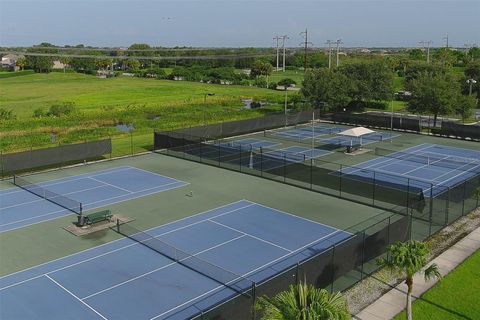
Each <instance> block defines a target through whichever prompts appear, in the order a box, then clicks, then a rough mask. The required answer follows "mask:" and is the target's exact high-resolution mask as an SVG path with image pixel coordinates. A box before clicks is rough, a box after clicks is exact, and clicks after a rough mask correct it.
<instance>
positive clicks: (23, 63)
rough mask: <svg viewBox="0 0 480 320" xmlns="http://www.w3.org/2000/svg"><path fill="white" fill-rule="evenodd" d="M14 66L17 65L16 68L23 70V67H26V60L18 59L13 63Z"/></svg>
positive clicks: (23, 58)
mask: <svg viewBox="0 0 480 320" xmlns="http://www.w3.org/2000/svg"><path fill="white" fill-rule="evenodd" d="M15 64H16V65H17V67H19V68H20V70H23V69H25V66H26V65H27V59H26V58H25V57H23V56H22V57H19V58H18V59H17V61H16V62H15Z"/></svg>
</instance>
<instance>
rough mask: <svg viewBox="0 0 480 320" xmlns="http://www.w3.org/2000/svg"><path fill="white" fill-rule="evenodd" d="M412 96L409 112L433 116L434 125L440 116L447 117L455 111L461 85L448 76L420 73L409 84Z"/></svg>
mask: <svg viewBox="0 0 480 320" xmlns="http://www.w3.org/2000/svg"><path fill="white" fill-rule="evenodd" d="M409 88H410V91H412V96H411V98H410V100H409V102H408V106H407V108H408V110H409V111H412V112H416V113H419V114H426V113H429V114H433V116H434V119H433V122H434V125H436V123H437V117H438V115H447V114H451V113H453V112H454V111H455V102H456V101H457V100H458V94H459V92H460V85H459V84H458V82H456V81H455V80H453V79H451V78H450V77H449V76H448V75H433V74H431V73H427V72H423V73H420V74H419V75H418V76H417V78H416V79H414V80H412V81H411V82H410V84H409Z"/></svg>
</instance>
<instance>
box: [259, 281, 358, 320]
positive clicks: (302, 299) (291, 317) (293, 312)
mask: <svg viewBox="0 0 480 320" xmlns="http://www.w3.org/2000/svg"><path fill="white" fill-rule="evenodd" d="M256 308H257V310H259V311H260V312H261V314H262V317H261V320H347V319H351V318H352V317H351V316H350V313H349V312H348V306H347V302H346V300H345V298H343V296H342V295H341V294H340V293H338V292H337V293H333V294H329V293H328V291H327V290H325V289H317V288H315V287H314V286H312V285H309V284H307V283H306V282H305V283H300V284H297V285H290V286H289V287H288V290H287V291H283V292H280V293H278V294H277V295H275V296H274V297H272V298H269V297H267V296H262V297H260V298H258V301H257V304H256Z"/></svg>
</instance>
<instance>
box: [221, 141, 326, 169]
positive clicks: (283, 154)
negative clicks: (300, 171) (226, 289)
mask: <svg viewBox="0 0 480 320" xmlns="http://www.w3.org/2000/svg"><path fill="white" fill-rule="evenodd" d="M331 153H332V152H331V151H327V150H322V149H315V148H313V149H312V148H306V147H302V146H290V147H286V148H282V149H277V150H272V151H264V152H261V153H251V154H250V156H248V157H241V158H237V159H234V160H230V161H227V162H228V163H232V164H235V165H241V166H244V167H248V168H250V169H259V170H260V169H261V170H270V169H275V168H279V167H283V166H285V165H286V164H292V163H300V162H304V161H309V160H310V159H315V158H319V157H322V156H325V155H327V154H331Z"/></svg>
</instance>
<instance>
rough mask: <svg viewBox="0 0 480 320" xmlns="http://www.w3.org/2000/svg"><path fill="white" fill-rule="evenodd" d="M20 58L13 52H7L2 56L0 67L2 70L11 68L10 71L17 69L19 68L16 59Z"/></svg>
mask: <svg viewBox="0 0 480 320" xmlns="http://www.w3.org/2000/svg"><path fill="white" fill-rule="evenodd" d="M18 58H20V56H17V55H15V54H7V55H4V56H3V57H2V62H1V64H2V69H4V70H12V71H17V70H19V69H20V68H19V67H17V60H18Z"/></svg>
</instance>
